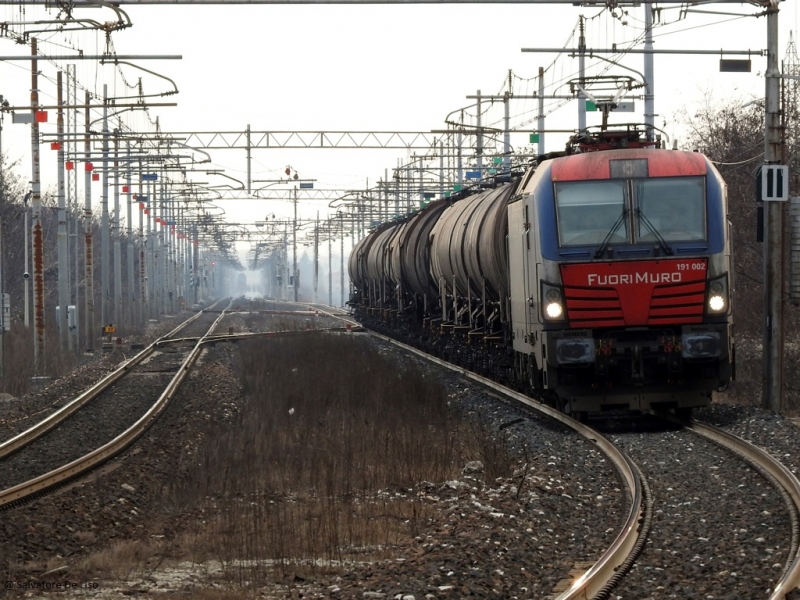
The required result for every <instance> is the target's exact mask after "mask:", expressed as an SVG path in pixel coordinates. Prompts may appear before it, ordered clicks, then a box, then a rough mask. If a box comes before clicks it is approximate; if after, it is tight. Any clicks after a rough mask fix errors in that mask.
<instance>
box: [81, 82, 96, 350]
mask: <svg viewBox="0 0 800 600" xmlns="http://www.w3.org/2000/svg"><path fill="white" fill-rule="evenodd" d="M90 99H91V98H90V96H89V92H88V91H87V92H86V134H85V135H84V138H83V149H84V152H85V155H86V163H85V165H84V200H83V239H84V260H83V268H84V282H85V283H84V286H85V288H86V289H85V292H84V293H85V294H86V298H85V301H86V317H85V318H86V325H85V327H86V351H87V352H94V264H93V263H94V257H93V256H92V253H93V248H92V163H90V162H89V159H90V158H91V156H92V154H91V152H92V145H91V144H92V142H91V135H90V133H91V130H90V126H91V122H90V120H89V115H90V110H91V109H90V108H89V101H90Z"/></svg>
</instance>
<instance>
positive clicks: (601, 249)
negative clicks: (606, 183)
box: [594, 208, 628, 259]
mask: <svg viewBox="0 0 800 600" xmlns="http://www.w3.org/2000/svg"><path fill="white" fill-rule="evenodd" d="M627 216H628V209H627V208H625V209H623V211H622V214H621V215H620V216H619V218H618V219H617V220H616V222H615V223H614V225H612V227H611V229H610V230H609V232H608V233H607V234H606V237H604V238H603V243H602V244H600V247H599V248H598V249H597V252H595V253H594V257H595V258H596V259H597V258H600V257H602V256H603V253H604V252H605V251H606V248H608V244H609V243H610V242H611V238H612V237H613V235H614V234H615V233H617V230H618V229H619V228H620V226H621V225H622V224H623V223H624V222H625V218H626V217H627Z"/></svg>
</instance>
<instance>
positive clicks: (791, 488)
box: [312, 305, 800, 600]
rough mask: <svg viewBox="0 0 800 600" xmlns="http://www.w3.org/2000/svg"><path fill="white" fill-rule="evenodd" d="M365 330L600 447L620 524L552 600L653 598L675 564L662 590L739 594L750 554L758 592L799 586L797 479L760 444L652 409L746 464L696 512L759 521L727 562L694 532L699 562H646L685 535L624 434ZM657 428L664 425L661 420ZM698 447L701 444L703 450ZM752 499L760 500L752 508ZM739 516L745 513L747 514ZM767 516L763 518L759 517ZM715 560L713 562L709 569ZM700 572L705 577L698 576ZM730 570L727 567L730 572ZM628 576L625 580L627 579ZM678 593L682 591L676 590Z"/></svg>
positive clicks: (704, 467) (682, 432)
mask: <svg viewBox="0 0 800 600" xmlns="http://www.w3.org/2000/svg"><path fill="white" fill-rule="evenodd" d="M312 306H314V307H315V308H316V309H317V310H320V312H324V314H327V315H329V316H332V317H336V318H339V319H341V320H343V321H345V322H349V323H350V324H351V326H352V327H360V324H359V323H357V322H356V321H354V320H352V319H350V318H348V316H346V313H344V312H343V311H337V310H331V309H330V307H324V306H321V305H312ZM370 334H371V335H374V336H377V337H379V338H380V339H383V340H384V341H386V342H389V343H391V344H394V345H395V346H398V347H400V348H402V349H403V350H405V351H407V352H411V353H414V354H416V355H418V356H421V357H423V358H425V359H426V360H428V361H431V362H434V363H436V364H439V365H440V366H444V367H446V368H448V369H451V370H454V371H456V372H458V373H460V374H462V375H464V376H465V377H467V378H469V379H471V380H473V381H476V382H478V383H480V384H482V385H484V386H485V387H487V388H490V389H491V390H493V391H494V392H495V393H497V394H498V395H501V396H502V397H503V399H504V400H505V401H511V402H515V403H518V404H520V405H522V406H524V407H525V409H526V410H536V411H539V412H544V413H546V414H548V415H550V416H551V417H552V418H554V419H557V420H559V421H561V422H562V423H565V424H567V425H569V426H570V427H572V428H573V429H575V430H576V431H579V432H580V433H581V434H582V435H584V436H585V437H587V439H591V440H592V441H594V442H595V443H596V444H597V447H598V448H599V449H601V450H602V451H603V452H605V453H607V455H608V456H609V458H610V459H611V460H612V461H613V463H614V465H615V467H616V469H617V472H618V473H619V475H620V479H621V481H622V482H623V485H624V487H625V491H626V494H627V495H628V502H629V505H630V509H629V512H628V516H627V519H626V521H625V523H624V526H623V527H622V528H621V529H620V531H619V534H618V535H617V538H616V539H615V540H614V543H613V544H612V545H611V546H610V547H609V548H608V549H607V551H606V552H605V553H604V554H603V555H602V556H601V557H600V559H599V560H597V561H596V562H595V563H594V564H592V565H587V568H586V570H585V571H584V572H583V573H580V572H573V573H572V576H573V582H572V583H571V584H570V585H569V586H568V587H567V589H565V590H564V591H563V592H561V593H560V594H558V595H554V596H553V597H556V598H559V599H567V598H608V597H614V595H616V597H621V598H639V597H650V594H653V597H658V595H659V594H660V593H666V592H668V590H665V587H666V586H664V585H663V583H664V581H665V579H664V577H663V576H661V575H659V573H666V574H668V573H669V572H670V571H678V581H680V582H682V583H683V585H684V586H685V589H683V590H680V589H679V590H678V594H679V595H678V596H667V597H692V595H691V594H688V592H690V591H691V590H697V589H699V588H700V587H702V588H703V589H704V595H702V596H697V597H704V598H705V597H709V598H711V597H715V598H722V597H734V596H735V597H745V596H742V590H741V589H740V587H739V585H738V584H739V583H740V582H741V583H743V584H744V585H745V589H746V590H748V591H752V588H751V587H749V586H752V580H750V581H748V578H747V576H746V575H745V576H740V573H737V572H736V571H734V570H732V569H734V568H739V569H740V571H745V568H744V563H746V562H748V561H750V563H751V564H750V566H751V567H753V566H754V567H755V569H754V570H755V571H756V572H759V571H762V570H763V567H764V563H765V555H766V558H768V559H770V560H769V561H768V562H769V564H768V570H767V572H768V573H769V575H765V577H764V582H763V585H764V592H765V593H764V595H765V596H767V597H769V598H770V600H779V599H782V598H785V597H786V596H787V594H788V593H789V592H791V591H792V590H793V589H795V588H797V587H798V586H800V527H799V525H798V524H799V523H800V481H798V479H797V477H795V476H794V474H793V473H792V472H791V470H790V469H788V468H787V467H786V466H784V465H783V464H782V463H781V462H780V461H778V460H777V459H776V458H775V457H773V456H772V455H770V454H769V453H768V452H766V451H765V450H763V449H761V448H758V447H757V446H755V445H754V444H752V443H750V442H749V441H747V440H746V439H744V438H742V437H739V436H737V435H734V434H732V433H729V432H726V431H724V430H722V429H720V428H717V427H713V426H711V425H709V424H704V423H701V422H699V421H692V420H690V421H678V420H676V419H674V418H673V417H671V416H668V415H660V416H659V418H660V419H662V423H666V422H671V423H672V424H673V425H674V426H675V427H677V428H678V429H677V431H674V427H673V428H669V427H667V428H666V431H667V435H673V436H680V437H682V438H683V437H686V436H690V437H692V438H695V440H696V436H699V437H700V438H702V440H703V441H702V442H700V441H699V440H697V442H696V443H699V444H706V445H707V446H710V447H713V448H715V449H718V448H719V447H722V448H724V449H725V452H726V454H727V456H726V457H724V458H722V459H719V460H724V461H732V462H733V463H735V462H736V461H740V462H741V461H744V462H745V463H746V464H747V466H746V467H744V469H745V470H747V471H750V472H749V473H747V474H746V481H747V482H748V483H747V484H744V483H741V484H737V486H736V487H735V491H737V490H738V491H740V492H741V493H740V494H730V495H727V496H728V497H727V499H728V500H730V501H731V504H730V507H729V508H728V509H724V508H721V507H722V505H723V503H721V502H715V501H714V496H713V495H712V496H711V497H710V498H707V499H706V500H707V506H706V508H707V513H706V512H703V513H702V514H703V515H707V514H711V515H713V514H716V515H717V516H718V517H719V516H720V514H719V513H720V511H721V510H722V511H723V514H722V515H721V516H722V518H721V519H718V521H719V523H718V524H717V527H719V526H721V524H724V523H725V522H726V521H727V522H728V523H730V522H731V520H736V521H737V522H738V521H739V520H741V519H747V518H750V519H752V520H754V521H761V523H759V524H752V525H748V526H745V527H742V526H740V527H739V528H738V533H739V534H741V539H740V540H738V542H737V543H733V544H729V546H730V548H729V551H731V552H735V553H738V556H737V559H736V560H735V561H734V560H731V559H730V558H725V557H724V556H719V554H720V553H721V552H716V550H718V549H720V546H721V545H715V544H714V542H711V538H710V537H704V536H702V535H699V536H696V537H697V538H698V541H699V542H700V543H707V542H711V544H709V547H710V548H712V550H711V553H712V554H716V556H714V558H712V559H711V560H709V561H707V562H706V563H703V562H702V560H703V557H702V556H701V555H700V554H694V555H693V556H691V557H687V558H686V561H687V562H688V565H689V567H687V566H686V565H684V564H682V561H683V560H684V558H683V557H681V558H679V559H676V558H675V557H674V556H668V557H666V559H665V560H664V559H662V557H661V556H659V557H657V558H656V560H655V561H653V560H652V553H650V554H648V551H647V550H645V548H648V549H649V548H650V546H653V544H654V542H653V540H659V539H662V540H663V539H665V538H668V537H669V536H671V535H672V536H677V537H679V538H680V537H681V536H686V535H687V534H686V533H675V532H674V531H673V530H672V529H670V528H668V527H665V526H664V525H663V524H662V523H661V521H660V520H661V519H662V516H663V508H661V506H662V504H663V500H662V501H661V502H659V500H658V496H659V493H660V491H661V490H662V489H663V486H661V485H660V482H659V476H660V473H659V472H658V471H657V470H656V471H654V470H653V469H651V468H650V463H651V462H652V461H653V457H652V456H651V457H650V458H649V459H647V458H645V457H644V456H643V457H642V461H643V462H645V463H647V465H648V468H642V467H640V466H639V465H637V464H636V463H634V461H633V460H632V459H631V458H629V456H628V454H629V452H627V450H633V448H632V447H631V444H629V443H625V440H624V439H622V438H620V437H619V436H614V438H613V440H609V439H606V437H604V436H603V435H601V433H600V431H598V430H597V429H593V428H590V427H587V426H585V425H583V424H581V423H579V422H577V421H574V420H573V419H571V418H569V417H566V416H565V415H563V414H561V413H559V412H557V411H554V410H553V409H551V408H549V407H547V406H545V405H542V404H540V403H538V402H537V401H535V400H532V399H531V398H529V397H527V396H524V395H522V394H519V393H517V392H515V391H513V390H510V389H508V388H505V387H504V386H502V385H499V384H497V383H496V382H494V381H492V380H489V379H487V378H484V377H482V376H480V375H477V374H475V373H472V372H470V371H467V370H465V369H463V368H461V367H458V366H455V365H452V364H450V363H447V362H445V361H442V360H440V359H438V358H436V357H433V356H431V355H428V354H426V353H425V352H423V351H421V350H419V349H417V348H413V347H411V346H408V345H406V344H403V343H401V342H398V341H396V340H393V339H391V338H388V337H386V336H383V335H380V334H377V333H375V332H370ZM662 429H664V427H663V426H662ZM644 435H645V436H650V437H651V438H652V439H651V442H652V441H655V440H654V436H653V435H652V434H650V433H646V434H644ZM684 443H685V444H686V445H688V446H689V447H691V446H692V445H693V442H684ZM649 445H650V446H652V448H651V452H653V451H654V452H655V453H656V454H655V458H656V460H655V462H664V461H663V459H664V458H665V454H666V455H667V456H668V455H669V452H668V451H667V450H666V448H667V446H666V444H663V443H660V440H659V443H656V444H654V443H650V444H649ZM622 449H625V450H626V452H623V451H622ZM706 452H709V451H708V450H707V449H706ZM659 453H660V454H659ZM695 454H700V452H695ZM718 454H719V453H716V454H714V453H713V452H711V455H712V456H717V458H718ZM681 456H682V455H681ZM734 457H736V458H734ZM659 459H660V460H659ZM726 468H728V467H726ZM729 468H735V467H729ZM697 469H698V471H697V474H696V475H695V477H708V476H709V475H708V473H709V472H711V473H712V477H713V476H716V475H717V474H716V473H715V471H719V470H720V467H718V466H714V465H709V464H708V463H702V462H701V463H699V464H698V466H697ZM685 471H686V472H685V477H686V478H689V477H692V475H691V474H690V473H689V472H688V471H689V469H688V466H687V468H686V470H685ZM744 476H745V475H743V477H744ZM759 479H760V481H761V483H763V485H762V486H760V487H759V488H758V490H757V491H758V496H757V497H755V498H753V493H752V489H748V486H758V485H759V484H758V483H757V482H756V483H754V482H755V481H756V480H759ZM743 481H744V480H743ZM651 484H652V487H653V488H654V493H653V494H651V493H650V492H649V490H650V487H651ZM728 485H730V484H728ZM764 488H769V490H771V494H772V503H773V504H772V505H771V506H772V508H773V509H774V508H775V506H776V504H775V503H776V502H777V505H782V509H781V508H779V509H778V512H780V511H781V510H782V514H780V515H776V514H774V512H773V511H770V510H767V509H764V508H763V506H762V505H763V504H764V503H765V502H766V501H765V499H764V498H765V497H766V496H769V495H770V493H768V492H764V491H763V489H764ZM717 489H718V491H720V494H721V493H722V489H723V488H722V487H719V488H717ZM668 491H669V492H673V491H674V490H673V489H672V488H670V489H669V490H668ZM748 497H749V498H751V499H752V502H751V504H752V507H751V508H749V509H748V510H744V509H743V508H742V498H748ZM696 501H697V497H696V496H692V497H691V498H688V499H686V498H684V499H683V500H681V499H680V498H676V497H671V498H670V499H669V500H668V501H667V502H672V503H673V504H683V505H685V506H691V505H692V504H693V502H696ZM737 506H738V507H740V508H739V511H738V512H739V513H740V514H736V515H735V519H734V516H733V515H732V514H731V513H729V512H727V511H736V507H737ZM759 506H762V508H761V509H760V510H759ZM692 510H694V509H692ZM687 512H689V511H687ZM676 514H680V513H676ZM746 515H749V517H748V516H746ZM767 517H768V518H769V519H766V518H767ZM765 519H766V520H769V521H770V523H771V524H768V525H764V523H763V521H765ZM710 520H711V519H709V518H705V517H704V516H697V518H696V519H684V522H683V523H682V524H681V525H682V526H683V530H686V531H691V530H692V529H695V530H698V527H702V526H704V524H706V523H708V522H709V521H710ZM760 526H763V527H761V529H763V530H765V531H769V532H770V533H771V535H772V536H773V538H774V542H773V541H772V540H768V539H766V534H765V536H760V535H759V536H758V537H754V536H748V535H744V534H748V533H750V529H753V530H755V531H756V532H757V531H760V530H761V529H759V527H760ZM709 527H711V525H709V526H707V527H706V529H708V528H709ZM712 529H713V528H712ZM651 530H652V531H653V532H654V533H653V539H651V541H650V542H647V537H648V536H649V535H650V533H651ZM734 533H737V532H734ZM757 535H758V534H757ZM751 538H752V540H751ZM751 541H752V545H755V546H758V545H759V544H761V545H769V544H773V545H774V547H773V548H767V549H766V550H767V551H765V552H761V553H759V552H753V553H751V554H748V552H747V551H745V550H743V548H746V547H748V545H749V544H750V542H751ZM655 543H657V542H655ZM655 550H656V554H659V553H660V554H661V555H662V556H663V550H664V549H663V548H660V549H659V548H656V549H655ZM641 553H644V554H645V555H647V556H646V557H645V559H640V558H639V556H640V554H641ZM698 557H699V558H698ZM713 560H716V563H715V564H714V565H713V566H711V567H710V568H708V567H709V565H708V564H707V563H708V562H712V561H713ZM649 563H650V564H649ZM695 563H696V564H695ZM725 565H729V566H730V565H739V567H736V566H732V567H731V568H730V569H726V567H725ZM718 566H719V568H717V567H718ZM695 567H696V568H695ZM631 569H633V571H634V572H635V573H636V575H634V576H632V577H631V578H630V579H628V580H627V581H626V579H625V578H624V575H625V574H626V573H627V572H628V571H629V570H631ZM687 569H688V570H687ZM645 571H647V572H648V575H645V576H642V573H644V572H645ZM704 573H705V576H704V575H703V574H704ZM731 573H733V575H732V576H731ZM703 576H704V577H705V579H704V581H700V578H702V577H703ZM726 576H729V577H727V579H728V580H729V581H727V582H726ZM637 577H638V578H639V580H638V581H636V578H637ZM737 577H740V579H739V580H738V581H737V580H736V578H737ZM632 580H633V583H631V581H632ZM620 584H621V585H620ZM678 587H679V588H680V587H681V586H680V585H678ZM612 589H614V590H616V591H615V592H614V595H611V594H610V592H611V590H612ZM681 593H683V594H684V595H683V596H681V595H680V594H681ZM745 593H747V592H745ZM642 594H645V596H642ZM687 594H688V595H687ZM731 594H734V596H731Z"/></svg>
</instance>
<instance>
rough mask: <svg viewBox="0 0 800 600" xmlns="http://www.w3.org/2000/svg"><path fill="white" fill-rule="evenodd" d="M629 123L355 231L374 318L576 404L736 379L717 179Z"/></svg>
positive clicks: (656, 396)
mask: <svg viewBox="0 0 800 600" xmlns="http://www.w3.org/2000/svg"><path fill="white" fill-rule="evenodd" d="M654 145H655V144H654V143H653V142H648V141H646V140H644V138H643V135H642V132H641V131H640V130H638V129H637V128H628V129H623V130H621V131H601V132H599V133H598V134H595V135H591V136H590V135H583V136H581V137H580V138H579V139H577V140H573V141H572V143H571V144H570V145H568V147H567V150H566V151H565V152H562V153H554V154H551V155H546V156H544V157H540V158H539V160H537V161H536V164H535V165H532V166H531V167H530V168H528V169H527V170H526V171H525V172H524V173H523V174H522V175H521V176H519V177H518V178H514V179H512V181H510V182H505V183H500V182H498V183H496V184H491V183H489V184H488V187H489V189H486V187H487V182H482V185H481V186H476V188H475V189H474V190H467V191H465V192H464V193H462V194H460V195H459V196H455V197H452V198H448V199H444V200H438V201H435V202H432V203H431V204H429V205H428V206H426V207H425V208H424V209H422V210H420V211H419V212H417V213H415V214H413V215H411V216H409V217H407V218H406V219H404V220H402V221H398V222H392V223H386V224H384V225H382V226H379V227H378V228H377V229H375V230H374V231H373V232H372V233H370V234H369V235H368V236H366V237H365V238H364V239H362V240H361V241H360V242H359V243H358V244H357V246H356V247H355V248H354V250H353V253H352V254H351V257H350V262H349V270H350V278H351V281H352V284H353V295H352V298H351V304H352V305H353V306H354V308H355V310H356V313H357V314H359V315H360V316H361V317H362V318H364V319H365V320H367V321H368V323H369V324H372V325H373V326H378V327H382V328H391V327H394V328H396V329H397V330H398V331H400V332H403V334H404V335H405V336H411V338H412V339H413V340H414V341H421V342H424V343H427V344H429V345H430V346H431V348H432V349H434V350H435V351H436V352H439V353H442V354H446V355H447V356H449V357H450V358H451V359H455V360H456V361H457V362H460V363H462V364H465V365H466V366H470V367H472V368H475V369H477V370H479V371H483V372H488V373H490V374H491V375H493V376H495V377H499V378H502V379H505V380H506V381H507V382H508V383H511V384H513V385H516V386H517V387H521V388H526V389H528V390H529V391H531V392H533V393H536V394H539V395H540V396H542V397H543V398H545V399H548V400H549V401H551V402H553V403H555V404H556V405H557V406H559V407H560V408H561V409H562V410H564V411H567V412H571V413H577V414H583V413H586V412H590V411H591V412H594V411H601V410H607V409H614V408H622V409H633V410H647V409H675V410H677V411H678V412H684V413H685V412H688V411H690V410H691V409H692V408H694V407H699V406H704V405H706V404H708V403H709V402H710V398H711V393H712V392H713V391H714V390H716V389H718V388H721V387H724V386H725V385H726V384H727V383H728V381H729V380H730V379H732V378H733V375H734V347H733V317H732V311H731V301H732V290H733V279H732V277H733V271H732V260H731V242H730V226H729V224H728V220H727V197H726V193H727V192H726V186H725V182H724V181H723V179H722V178H721V176H720V174H719V172H718V171H717V169H716V168H715V167H714V165H713V164H712V163H711V162H710V161H709V160H708V158H707V157H705V156H703V155H702V154H699V153H695V152H684V151H678V150H665V149H659V148H655V147H653V146H654Z"/></svg>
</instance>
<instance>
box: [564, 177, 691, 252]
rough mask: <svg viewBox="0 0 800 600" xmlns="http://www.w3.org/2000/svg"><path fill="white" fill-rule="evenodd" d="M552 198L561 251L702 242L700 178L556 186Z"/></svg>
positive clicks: (593, 182)
mask: <svg viewBox="0 0 800 600" xmlns="http://www.w3.org/2000/svg"><path fill="white" fill-rule="evenodd" d="M555 199H556V210H557V218H558V239H559V244H560V245H561V246H588V245H598V244H602V243H603V242H604V241H605V242H607V243H608V244H620V243H627V244H637V243H651V242H656V241H658V242H685V241H702V240H705V239H706V205H705V184H704V181H703V178H702V177H669V178H666V177H664V178H648V179H632V180H624V179H613V180H603V181H569V182H559V183H556V184H555ZM659 238H660V239H659Z"/></svg>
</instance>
